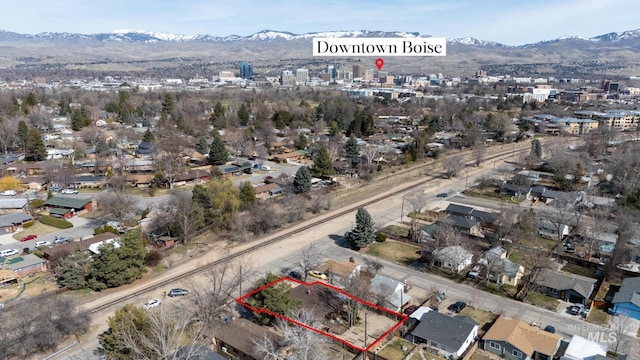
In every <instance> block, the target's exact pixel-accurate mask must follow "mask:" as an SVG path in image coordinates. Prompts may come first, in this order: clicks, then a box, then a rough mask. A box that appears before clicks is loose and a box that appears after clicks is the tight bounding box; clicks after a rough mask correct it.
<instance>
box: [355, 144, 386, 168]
mask: <svg viewBox="0 0 640 360" xmlns="http://www.w3.org/2000/svg"><path fill="white" fill-rule="evenodd" d="M360 153H361V154H362V156H363V157H364V158H365V160H366V162H367V170H369V171H370V170H371V169H372V165H373V162H374V161H377V160H379V159H380V156H382V153H381V151H380V147H378V146H376V145H367V146H365V147H363V148H362V150H361V151H360Z"/></svg>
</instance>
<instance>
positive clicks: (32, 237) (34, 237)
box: [20, 234, 38, 241]
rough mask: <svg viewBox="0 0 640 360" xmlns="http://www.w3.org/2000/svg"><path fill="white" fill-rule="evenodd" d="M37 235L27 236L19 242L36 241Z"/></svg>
mask: <svg viewBox="0 0 640 360" xmlns="http://www.w3.org/2000/svg"><path fill="white" fill-rule="evenodd" d="M37 238H38V235H36V234H32V235H27V236H25V237H23V238H22V239H20V241H29V240H33V239H37Z"/></svg>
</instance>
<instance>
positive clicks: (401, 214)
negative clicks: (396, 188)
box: [400, 195, 404, 224]
mask: <svg viewBox="0 0 640 360" xmlns="http://www.w3.org/2000/svg"><path fill="white" fill-rule="evenodd" d="M402 220H404V195H402V209H400V223H401V224H402Z"/></svg>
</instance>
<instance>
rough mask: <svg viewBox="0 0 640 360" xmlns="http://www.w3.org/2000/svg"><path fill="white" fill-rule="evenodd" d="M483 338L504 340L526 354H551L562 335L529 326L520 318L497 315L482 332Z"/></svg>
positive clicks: (553, 352)
mask: <svg viewBox="0 0 640 360" xmlns="http://www.w3.org/2000/svg"><path fill="white" fill-rule="evenodd" d="M483 339H484V340H485V341H487V340H493V341H504V342H507V343H509V344H511V345H512V346H514V347H515V348H517V349H518V350H520V351H522V352H523V353H525V354H527V355H528V356H532V355H533V353H534V352H536V351H537V352H539V353H542V354H545V355H548V356H553V355H554V354H555V352H556V349H557V348H558V344H559V343H560V340H561V339H562V337H560V335H556V334H552V333H550V332H546V331H544V330H542V329H539V328H537V327H534V326H531V325H529V324H527V323H525V322H524V321H522V320H518V319H509V318H506V317H504V316H501V317H499V318H498V319H497V320H496V322H495V323H494V324H493V326H491V328H490V329H489V331H487V332H486V333H485V334H484V337H483Z"/></svg>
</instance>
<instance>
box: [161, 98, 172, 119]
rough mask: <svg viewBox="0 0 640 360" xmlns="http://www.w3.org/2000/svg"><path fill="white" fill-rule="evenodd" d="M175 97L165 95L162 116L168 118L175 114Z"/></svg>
mask: <svg viewBox="0 0 640 360" xmlns="http://www.w3.org/2000/svg"><path fill="white" fill-rule="evenodd" d="M173 107H174V105H173V97H172V96H171V94H168V93H167V94H165V95H164V100H162V115H164V116H168V115H170V114H171V113H172V112H173Z"/></svg>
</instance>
